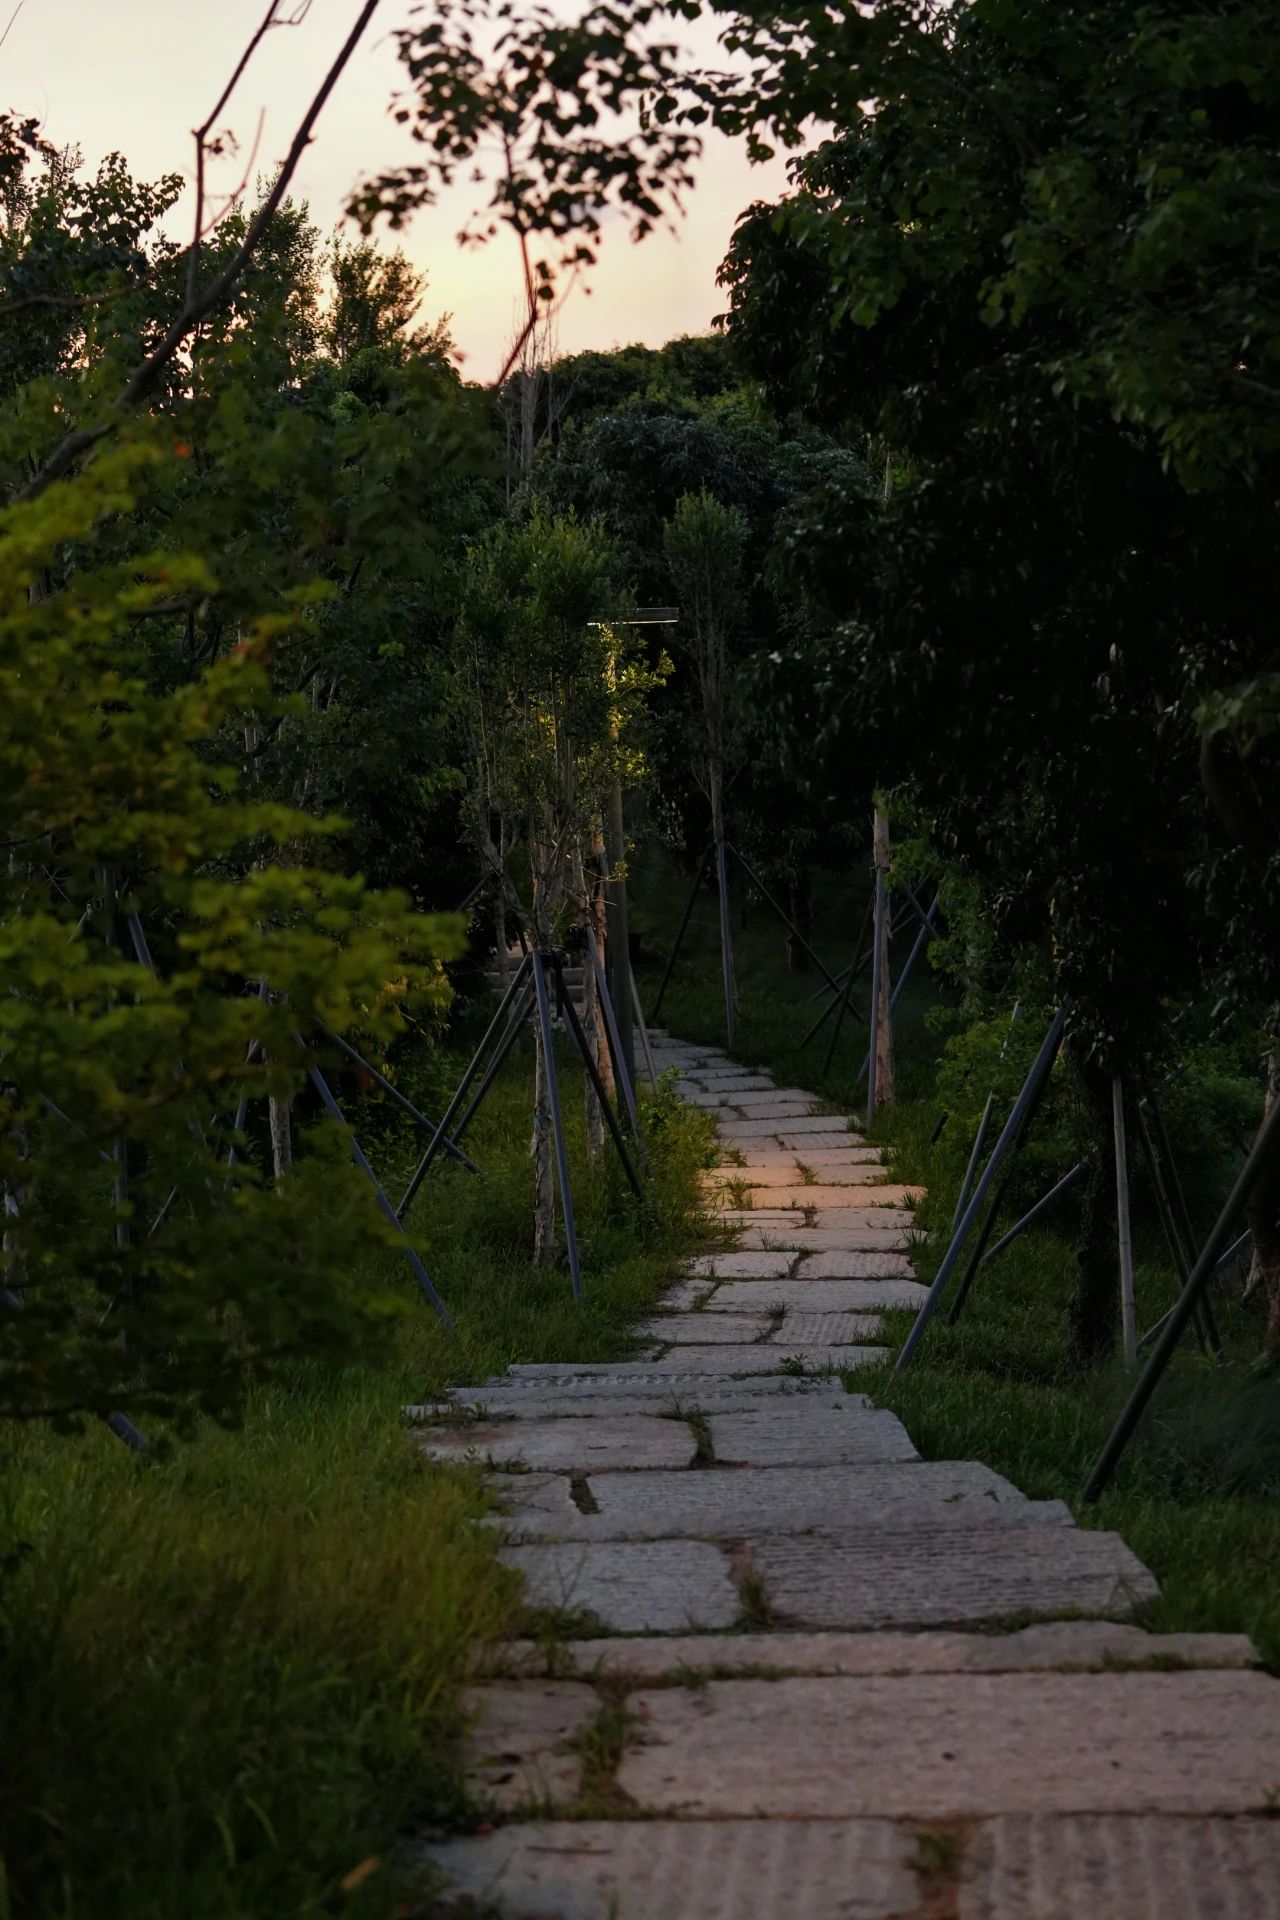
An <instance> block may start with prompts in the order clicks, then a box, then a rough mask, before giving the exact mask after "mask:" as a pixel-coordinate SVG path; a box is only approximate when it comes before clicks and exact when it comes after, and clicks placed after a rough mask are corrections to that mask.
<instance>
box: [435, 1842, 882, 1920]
mask: <svg viewBox="0 0 1280 1920" xmlns="http://www.w3.org/2000/svg"><path fill="white" fill-rule="evenodd" d="M915 1851H916V1848H915V1842H914V1840H913V1839H912V1836H911V1835H910V1834H908V1833H905V1832H904V1831H903V1830H902V1829H901V1828H899V1827H896V1826H894V1825H892V1824H891V1823H890V1822H888V1821H884V1820H833V1821H823V1820H815V1821H807V1820H800V1821H759V1820H717V1821H708V1822H705V1823H697V1824H694V1825H689V1824H687V1823H683V1822H680V1821H670V1820H649V1821H644V1822H641V1823H639V1824H634V1823H629V1822H626V1821H613V1822H611V1821H604V1820H584V1821H576V1822H573V1823H571V1824H570V1823H566V1824H563V1825H557V1824H556V1823H554V1822H550V1821H537V1822H530V1823H528V1824H527V1825H522V1826H507V1827H502V1828H499V1830H498V1831H497V1832H495V1833H489V1834H485V1835H483V1836H480V1837H478V1838H474V1839H462V1840H450V1841H447V1842H445V1843H443V1844H440V1845H436V1846H431V1847H426V1848H423V1849H422V1850H421V1852H420V1853H419V1855H418V1856H417V1857H418V1858H419V1859H420V1860H422V1861H423V1862H424V1863H428V1864H430V1865H432V1866H435V1867H436V1868H437V1869H438V1870H439V1871H440V1873H441V1874H443V1876H444V1878H445V1880H446V1882H447V1884H448V1886H449V1888H450V1889H452V1890H453V1891H454V1892H455V1893H457V1894H460V1895H462V1896H463V1897H464V1899H465V1900H466V1901H467V1903H468V1907H467V1909H465V1910H470V1903H472V1902H474V1903H476V1906H477V1909H483V1910H485V1911H490V1910H491V1906H490V1903H491V1902H495V1901H496V1902H497V1903H498V1905H499V1907H500V1910H501V1911H502V1912H503V1913H504V1914H508V1915H512V1916H516V1917H518V1920H780V1917H781V1916H782V1915H784V1914H787V1915H795V1916H796V1920H901V1916H902V1915H903V1914H905V1913H907V1912H908V1911H909V1910H910V1905H911V1902H912V1901H913V1900H914V1899H915V1897H916V1891H917V1882H916V1877H915V1875H914V1873H913V1872H912V1871H911V1860H912V1858H913V1856H914V1854H915Z"/></svg>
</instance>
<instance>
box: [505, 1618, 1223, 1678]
mask: <svg viewBox="0 0 1280 1920" xmlns="http://www.w3.org/2000/svg"><path fill="white" fill-rule="evenodd" d="M560 1653H561V1654H562V1656H563V1660H564V1665H565V1670H566V1671H567V1672H569V1673H578V1674H588V1675H598V1676H600V1677H607V1678H614V1677H616V1678H618V1679H620V1680H626V1681H630V1682H634V1681H646V1680H649V1681H652V1680H667V1681H670V1682H672V1683H674V1684H677V1685H679V1684H683V1683H685V1682H687V1680H688V1679H689V1678H690V1676H692V1675H704V1676H706V1677H707V1678H724V1677H725V1676H726V1675H728V1674H729V1673H731V1672H732V1671H733V1670H734V1669H739V1670H746V1671H747V1672H756V1671H759V1670H766V1671H768V1672H770V1673H797V1674H804V1673H808V1674H821V1673H829V1674H863V1675H867V1674H880V1675H886V1674H905V1673H1037V1672H1038V1673H1052V1672H1055V1671H1056V1672H1070V1671H1076V1672H1081V1671H1089V1670H1092V1671H1095V1672H1115V1671H1116V1670H1117V1669H1119V1668H1123V1667H1134V1668H1142V1667H1143V1666H1147V1667H1149V1668H1150V1669H1151V1670H1152V1671H1165V1670H1172V1669H1174V1668H1177V1667H1187V1668H1197V1669H1200V1670H1206V1669H1209V1668H1213V1667H1256V1666H1257V1665H1258V1664H1259V1660H1258V1653H1257V1649H1256V1648H1255V1647H1254V1645H1253V1643H1252V1641H1250V1640H1249V1639H1248V1638H1247V1636H1246V1635H1244V1634H1240V1633H1162V1634H1155V1633H1147V1632H1145V1631H1144V1630H1143V1628H1141V1627H1133V1626H1127V1625H1124V1624H1123V1623H1121V1622H1118V1621H1114V1620H1047V1621H1044V1622H1043V1623H1041V1624H1040V1625H1039V1626H1034V1627H1020V1628H1018V1629H1017V1630H1016V1631H1015V1632H1013V1633H939V1632H924V1633H838V1632H830V1633H797V1632H773V1633H758V1632H757V1633H735V1634H733V1635H732V1636H726V1635H725V1634H721V1633H708V1634H676V1635H662V1636H659V1637H655V1638H647V1637H639V1638H626V1637H619V1638H616V1639H610V1640H569V1641H566V1642H565V1643H564V1646H563V1648H562V1649H560ZM546 1658H547V1654H546V1648H545V1647H542V1646H539V1645H538V1643H537V1642H536V1641H532V1640H521V1641H509V1642H507V1643H506V1644H505V1645H504V1646H501V1647H498V1648H496V1649H494V1659H495V1662H496V1666H495V1671H498V1672H503V1673H510V1674H513V1675H514V1674H521V1673H529V1674H534V1675H538V1674H541V1673H542V1672H543V1671H545V1667H546Z"/></svg>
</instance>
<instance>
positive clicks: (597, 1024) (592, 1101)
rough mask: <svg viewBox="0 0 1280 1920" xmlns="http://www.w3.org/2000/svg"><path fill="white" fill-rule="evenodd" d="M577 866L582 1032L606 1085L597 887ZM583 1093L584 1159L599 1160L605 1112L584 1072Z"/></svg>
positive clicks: (607, 1052)
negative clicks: (596, 947)
mask: <svg viewBox="0 0 1280 1920" xmlns="http://www.w3.org/2000/svg"><path fill="white" fill-rule="evenodd" d="M577 868H578V872H577V880H578V894H579V898H580V899H581V901H582V909H583V920H584V926H583V934H584V936H585V939H584V943H583V948H582V1031H583V1033H584V1034H585V1036H586V1041H587V1045H588V1047H589V1048H590V1049H591V1058H592V1059H593V1060H594V1061H595V1063H596V1071H597V1073H599V1075H600V1078H601V1080H602V1081H604V1082H605V1085H606V1086H607V1085H608V1081H607V1080H605V1075H606V1072H607V1070H608V1065H609V1048H608V1044H607V1041H606V1038H605V1034H604V1014H603V1011H602V1009H601V1005H600V994H599V990H598V988H597V985H596V970H595V967H594V965H593V964H592V959H591V940H592V937H593V935H594V934H595V931H596V889H595V887H594V886H590V887H589V886H588V884H587V879H586V874H585V872H584V869H583V863H582V860H581V857H579V859H578V862H577ZM582 1093H583V1104H584V1109H585V1113H586V1122H587V1158H588V1159H589V1160H599V1159H600V1158H601V1157H602V1155H603V1153H604V1114H603V1112H602V1110H601V1107H600V1101H599V1099H598V1098H597V1096H596V1090H595V1088H594V1087H593V1086H592V1084H591V1078H590V1075H587V1074H584V1075H583V1085H582Z"/></svg>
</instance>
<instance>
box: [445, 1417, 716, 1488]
mask: <svg viewBox="0 0 1280 1920" xmlns="http://www.w3.org/2000/svg"><path fill="white" fill-rule="evenodd" d="M418 1446H419V1447H420V1449H421V1451H422V1452H423V1453H425V1454H426V1455H428V1457H429V1458H431V1459H433V1460H470V1459H477V1460H483V1461H485V1462H487V1463H488V1464H489V1465H491V1466H498V1467H502V1466H510V1465H519V1466H522V1467H525V1468H528V1469H529V1470H530V1471H545V1472H553V1473H598V1472H603V1471H606V1470H609V1471H617V1470H620V1469H624V1468H641V1467H689V1466H692V1464H693V1461H694V1456H695V1454H696V1452H697V1442H696V1440H695V1439H694V1436H693V1434H692V1432H691V1431H690V1429H689V1427H688V1425H687V1424H686V1422H685V1421H683V1420H663V1419H660V1418H659V1417H658V1415H656V1414H649V1413H613V1414H606V1415H603V1416H599V1417H597V1418H595V1419H592V1420H581V1419H577V1420H574V1419H559V1420H556V1419H542V1420H509V1421H503V1422H499V1423H497V1424H492V1423H484V1422H480V1421H467V1422H465V1423H464V1424H461V1425H459V1424H456V1423H455V1424H454V1425H453V1426H445V1427H441V1426H434V1427H426V1428H425V1429H423V1431H422V1433H421V1434H420V1435H419V1436H418Z"/></svg>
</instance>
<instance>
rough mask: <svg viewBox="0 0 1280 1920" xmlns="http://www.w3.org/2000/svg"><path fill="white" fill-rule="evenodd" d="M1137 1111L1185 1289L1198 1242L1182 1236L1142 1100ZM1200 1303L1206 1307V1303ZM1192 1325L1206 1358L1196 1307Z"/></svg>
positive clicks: (1153, 1183) (1166, 1234) (1148, 1165)
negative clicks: (1185, 1239)
mask: <svg viewBox="0 0 1280 1920" xmlns="http://www.w3.org/2000/svg"><path fill="white" fill-rule="evenodd" d="M1135 1112H1136V1114H1137V1120H1138V1140H1139V1143H1140V1145H1141V1148H1142V1157H1143V1160H1144V1161H1145V1162H1146V1168H1147V1173H1148V1175H1149V1176H1150V1180H1151V1188H1152V1192H1153V1193H1154V1194H1155V1200H1156V1212H1157V1214H1158V1215H1159V1218H1160V1226H1161V1230H1162V1231H1163V1233H1164V1237H1165V1244H1166V1245H1167V1246H1168V1249H1169V1252H1170V1253H1171V1254H1172V1255H1173V1264H1174V1266H1175V1267H1176V1269H1177V1273H1178V1285H1179V1287H1185V1286H1186V1284H1187V1280H1188V1278H1189V1276H1190V1273H1191V1261H1192V1257H1193V1255H1194V1253H1195V1243H1194V1242H1193V1241H1184V1240H1183V1238H1182V1235H1181V1233H1180V1232H1179V1231H1178V1223H1177V1221H1176V1219H1175V1218H1174V1213H1173V1203H1172V1202H1171V1200H1170V1198H1169V1187H1168V1183H1167V1181H1166V1180H1165V1177H1164V1171H1163V1169H1162V1167H1161V1165H1160V1157H1159V1155H1158V1154H1157V1152H1156V1145H1155V1140H1154V1138H1153V1136H1152V1131H1151V1121H1150V1117H1149V1115H1148V1114H1147V1113H1145V1112H1144V1111H1143V1102H1142V1101H1141V1100H1139V1101H1138V1102H1137V1103H1136V1106H1135ZM1201 1304H1202V1305H1203V1302H1202V1303H1201ZM1193 1322H1194V1325H1195V1330H1196V1338H1197V1339H1198V1340H1199V1342H1200V1351H1201V1352H1202V1353H1203V1354H1204V1355H1205V1357H1206V1359H1207V1358H1208V1356H1209V1353H1210V1347H1209V1342H1208V1340H1207V1339H1206V1337H1205V1330H1204V1322H1203V1319H1202V1317H1201V1314H1200V1310H1199V1308H1197V1310H1196V1312H1195V1314H1194V1316H1193ZM1141 1346H1142V1341H1141V1340H1138V1341H1137V1342H1136V1347H1135V1358H1136V1349H1137V1348H1140V1347H1141Z"/></svg>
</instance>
